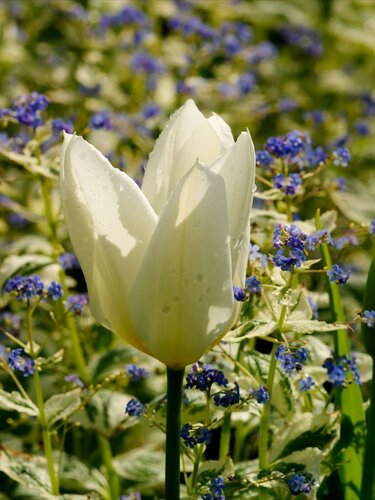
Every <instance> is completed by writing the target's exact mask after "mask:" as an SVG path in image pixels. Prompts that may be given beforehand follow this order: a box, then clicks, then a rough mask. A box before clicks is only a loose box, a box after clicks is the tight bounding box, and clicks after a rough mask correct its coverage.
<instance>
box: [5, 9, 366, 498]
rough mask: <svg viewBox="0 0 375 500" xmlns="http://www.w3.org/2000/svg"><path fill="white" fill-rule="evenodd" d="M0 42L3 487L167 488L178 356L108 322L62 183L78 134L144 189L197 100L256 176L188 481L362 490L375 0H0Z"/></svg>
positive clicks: (190, 417)
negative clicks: (350, 468) (170, 375)
mask: <svg viewBox="0 0 375 500" xmlns="http://www.w3.org/2000/svg"><path fill="white" fill-rule="evenodd" d="M0 40H1V41H0V68H1V71H0V126H1V130H0V181H1V182H0V213H1V215H2V219H1V220H0V239H1V245H0V255H1V264H0V286H1V290H2V291H3V293H2V294H1V296H0V335H1V345H0V368H1V372H0V384H1V388H0V440H1V441H0V442H1V448H0V471H1V472H0V485H1V486H0V498H4V499H17V498H20V499H21V498H55V497H56V495H57V492H60V495H61V498H73V495H76V496H74V498H91V499H94V498H118V497H120V496H121V495H122V497H123V498H141V496H140V495H142V498H144V499H147V498H162V497H163V442H164V438H163V433H162V431H163V430H164V417H165V386H164V374H163V372H162V370H163V369H162V366H161V365H159V364H158V363H157V362H155V361H153V360H151V359H150V358H148V357H147V356H145V355H142V354H140V353H139V352H138V351H135V350H133V349H132V348H130V347H128V346H126V345H124V344H123V343H122V342H121V341H120V340H119V339H118V338H117V337H116V336H114V335H113V334H111V333H110V332H109V331H107V330H106V329H105V328H104V327H102V326H99V325H98V324H96V323H95V322H94V321H93V319H92V317H91V315H90V313H89V308H88V307H87V296H86V292H87V290H86V286H85V282H84V279H83V276H82V273H81V270H80V267H79V264H78V262H77V260H76V258H75V256H74V254H72V252H71V250H72V249H71V246H70V243H69V241H68V239H67V233H66V229H65V227H64V221H63V218H62V215H61V212H60V202H59V191H58V182H57V179H58V173H59V152H60V147H61V135H62V131H63V130H65V131H67V132H72V131H75V132H76V133H78V134H81V135H84V136H85V138H87V139H88V140H89V141H90V142H92V143H93V144H94V145H95V146H96V147H97V148H98V149H99V150H101V151H102V152H103V153H104V154H105V155H106V156H107V157H108V158H109V159H110V161H111V162H112V164H113V165H114V166H115V167H117V168H120V169H122V170H124V171H126V172H127V173H129V174H130V175H132V176H133V177H134V178H135V179H136V181H137V182H139V183H141V182H142V175H143V171H144V167H145V164H146V161H147V157H148V154H149V152H150V151H151V150H152V148H153V144H154V141H155V139H156V137H157V136H158V134H159V132H160V130H161V129H162V127H163V126H164V124H165V123H166V121H167V119H168V117H169V115H170V114H171V113H172V112H173V111H174V110H175V109H177V108H178V107H179V106H180V105H181V104H182V103H183V102H185V101H186V99H188V98H189V97H192V98H194V100H195V101H196V103H197V105H198V106H199V108H200V109H202V110H203V111H207V112H208V111H209V110H214V111H215V112H216V113H218V114H220V115H221V116H223V118H224V119H225V120H226V121H227V122H228V123H229V124H230V125H231V127H232V130H233V131H234V133H235V135H236V134H238V133H239V132H240V131H241V130H243V129H244V128H248V129H249V130H250V131H251V134H252V137H253V140H254V143H255V146H256V149H257V162H258V167H259V169H258V179H257V186H258V191H257V194H256V201H255V208H254V211H253V216H252V221H253V227H252V236H251V246H250V251H249V268H248V271H249V272H248V279H247V282H246V288H245V289H244V290H237V291H235V295H236V298H237V299H238V300H242V301H244V304H243V308H242V311H243V313H242V317H241V321H240V323H239V324H238V325H236V328H235V329H234V330H233V331H232V332H230V333H229V335H228V336H227V337H226V339H225V340H226V342H223V343H222V344H220V345H219V346H216V347H215V348H214V349H213V350H212V351H211V352H210V353H208V354H207V356H206V358H205V359H204V360H203V362H202V364H198V365H194V366H193V367H192V368H191V371H190V372H189V373H188V375H187V380H186V384H187V385H186V389H185V399H184V408H183V415H182V419H183V424H184V426H183V428H182V431H181V437H182V440H183V443H184V458H183V461H182V463H183V468H184V477H183V478H181V480H182V483H183V484H184V486H183V487H182V488H184V489H183V492H185V493H186V495H190V497H193V498H194V497H200V498H205V499H211V498H216V499H218V498H223V497H224V496H225V498H229V499H230V498H243V499H249V498H257V497H258V496H259V495H263V498H276V499H283V498H289V497H290V496H295V495H298V494H302V495H310V497H311V498H321V499H324V498H331V497H332V495H333V493H332V492H335V493H334V495H335V498H340V495H341V498H346V499H348V498H359V493H358V491H354V493H353V492H350V493H348V488H347V484H346V483H345V474H346V473H347V471H346V472H345V471H343V470H342V466H341V464H342V455H341V453H342V450H343V449H345V448H350V444H349V446H348V442H347V441H346V440H347V439H349V438H348V435H345V433H343V432H340V425H342V419H340V410H341V414H344V415H345V411H346V410H345V408H344V407H345V403H342V402H341V403H340V401H338V399H340V398H338V396H337V395H338V394H340V390H345V388H350V390H351V388H353V387H356V388H357V389H358V387H359V385H358V384H359V382H362V384H361V391H362V395H363V398H364V399H365V400H366V399H367V398H368V396H369V393H370V392H369V391H370V389H369V385H370V380H371V376H372V372H371V358H370V356H369V355H367V354H366V353H365V348H364V345H363V343H362V341H361V337H360V334H359V328H358V324H359V323H361V322H362V323H363V322H364V321H365V323H366V325H367V327H368V328H369V329H372V328H373V326H374V324H375V320H374V318H375V312H374V311H373V310H372V309H369V310H368V311H367V313H363V303H362V297H363V293H364V286H365V282H366V276H367V273H368V270H369V267H370V262H371V258H372V256H373V254H374V234H375V205H374V202H373V200H374V195H375V181H374V175H373V164H374V157H375V142H374V127H375V118H374V117H375V89H374V80H373V75H374V71H375V58H374V47H375V16H374V8H373V5H372V3H371V2H368V1H366V0H346V1H341V0H336V1H333V0H326V1H324V0H322V1H320V2H319V1H317V0H316V1H311V2H301V1H300V0H286V1H284V2H280V1H278V0H251V1H250V0H249V1H245V0H222V1H220V2H206V1H203V0H202V1H188V0H186V1H183V0H181V1H178V0H175V1H172V0H155V1H152V2H150V1H146V0H144V1H142V0H138V1H134V2H128V1H122V0H113V1H111V0H105V1H104V0H103V1H101V0H91V1H90V0H86V1H83V0H82V1H81V2H78V1H70V0H54V1H53V2H50V1H47V0H38V1H36V0H35V1H33V0H30V1H27V0H23V1H22V0H13V1H12V2H11V1H7V0H2V1H0ZM319 212H320V213H321V215H320V216H319ZM321 251H322V253H321ZM322 256H323V258H324V260H321V257H322ZM327 259H328V260H327ZM327 270H328V276H326V275H327ZM332 287H333V289H334V292H332ZM334 287H336V289H335V288H334ZM328 292H330V293H331V305H332V304H333V302H334V301H333V300H332V294H333V295H336V299H337V300H339V302H340V303H341V306H340V307H342V314H341V315H339V317H338V316H337V314H336V312H337V308H336V309H335V310H334V312H335V311H336V312H335V314H334V315H333V316H332V315H331V312H330V299H329V294H328ZM337 300H336V305H337ZM371 307H372V306H371ZM332 320H335V321H338V322H340V324H341V330H340V331H343V332H344V334H343V335H344V337H345V339H346V341H347V340H348V338H349V340H350V346H349V344H348V348H349V351H348V352H343V351H342V350H341V351H340V349H341V348H339V347H338V343H340V342H338V340H337V339H338V336H337V334H335V333H332V332H334V331H335V330H336V329H337V328H338V327H335V326H332V324H331V321H332ZM344 323H345V325H349V330H348V331H349V336H348V334H347V329H346V328H345V326H343V325H344ZM311 333H314V334H313V335H310V334H311ZM335 339H336V340H335ZM366 345H367V344H366ZM335 349H336V351H335ZM351 351H356V353H355V355H352V354H351ZM369 352H370V351H369ZM370 354H372V353H371V352H370ZM358 394H359V391H358V393H357V396H358ZM270 397H271V398H272V405H271V402H270ZM341 404H343V405H344V406H340V405H341ZM357 410H358V411H359V414H357V415H354V416H353V415H351V416H350V418H352V419H353V418H354V419H357V421H358V422H359V424H358V433H356V432H355V433H354V434H355V436H356V439H357V441H356V443H355V446H356V448H357V449H359V450H362V449H363V441H364V432H365V431H364V429H363V422H364V420H363V415H360V413H361V411H362V408H361V403H360V401H359V403H358V405H357ZM344 420H345V419H344ZM342 429H343V427H341V430H342ZM267 448H269V450H270V451H269V452H268V453H267ZM359 453H360V454H361V453H362V451H360V452H359ZM229 457H230V458H229ZM259 470H261V472H259ZM338 471H339V473H338ZM354 473H355V481H357V486H358V481H359V482H360V473H361V471H360V470H359V471H354ZM1 495H2V496H1ZM62 495H64V496H62ZM264 495H266V496H264ZM261 497H262V496H261Z"/></svg>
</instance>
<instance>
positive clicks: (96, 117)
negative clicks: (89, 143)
mask: <svg viewBox="0 0 375 500" xmlns="http://www.w3.org/2000/svg"><path fill="white" fill-rule="evenodd" d="M89 127H90V128H92V129H94V130H100V129H104V130H111V128H112V121H111V117H110V115H109V112H108V111H98V112H97V113H94V114H93V115H92V116H91V118H90V123H89Z"/></svg>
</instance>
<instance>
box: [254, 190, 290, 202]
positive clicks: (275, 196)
mask: <svg viewBox="0 0 375 500" xmlns="http://www.w3.org/2000/svg"><path fill="white" fill-rule="evenodd" d="M283 197H284V194H283V193H282V192H281V191H280V189H267V191H256V192H255V193H254V198H256V199H258V200H282V199H283Z"/></svg>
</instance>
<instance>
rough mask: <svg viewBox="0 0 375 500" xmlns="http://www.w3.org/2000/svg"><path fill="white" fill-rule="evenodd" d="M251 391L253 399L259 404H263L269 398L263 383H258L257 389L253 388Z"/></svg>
mask: <svg viewBox="0 0 375 500" xmlns="http://www.w3.org/2000/svg"><path fill="white" fill-rule="evenodd" d="M252 392H253V396H254V399H255V401H256V402H257V403H259V404H265V403H267V401H268V400H269V399H270V395H269V393H268V390H267V389H266V387H264V385H260V386H259V389H257V390H253V391H252Z"/></svg>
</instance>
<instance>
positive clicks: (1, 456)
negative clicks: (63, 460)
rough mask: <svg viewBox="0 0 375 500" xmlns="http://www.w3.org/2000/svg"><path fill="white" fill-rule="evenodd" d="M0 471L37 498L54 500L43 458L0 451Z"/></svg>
mask: <svg viewBox="0 0 375 500" xmlns="http://www.w3.org/2000/svg"><path fill="white" fill-rule="evenodd" d="M0 471H1V472H3V473H4V474H6V475H7V476H8V477H10V478H11V479H13V480H14V481H16V482H17V483H20V484H22V485H24V486H26V487H27V488H28V491H29V492H33V493H34V494H35V496H37V497H38V498H43V499H45V500H56V497H55V496H54V495H52V493H51V486H50V484H51V483H50V478H49V475H48V469H47V464H46V460H45V458H44V457H40V456H32V455H26V454H19V453H17V454H13V453H11V452H10V451H9V450H7V451H0Z"/></svg>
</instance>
